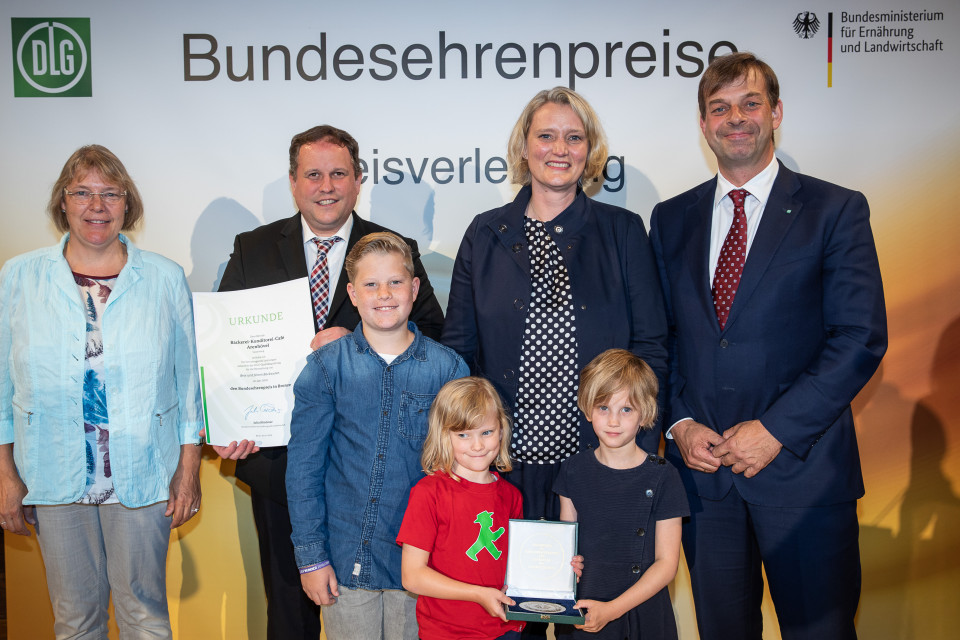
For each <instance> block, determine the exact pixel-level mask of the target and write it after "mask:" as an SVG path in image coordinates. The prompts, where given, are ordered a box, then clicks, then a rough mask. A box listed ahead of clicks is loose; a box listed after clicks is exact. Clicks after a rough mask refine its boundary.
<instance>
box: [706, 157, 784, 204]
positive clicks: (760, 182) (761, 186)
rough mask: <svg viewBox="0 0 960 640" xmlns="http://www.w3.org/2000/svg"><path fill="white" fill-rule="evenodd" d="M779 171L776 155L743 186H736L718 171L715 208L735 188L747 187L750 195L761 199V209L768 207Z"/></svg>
mask: <svg viewBox="0 0 960 640" xmlns="http://www.w3.org/2000/svg"><path fill="white" fill-rule="evenodd" d="M779 172H780V163H779V162H777V157H776V156H774V157H773V160H771V161H770V164H768V165H767V166H766V168H764V170H763V171H761V172H760V173H758V174H757V175H755V176H753V177H752V178H750V180H748V181H747V183H746V184H744V185H743V186H742V187H736V186H734V185H733V183H731V182H730V181H729V180H727V179H726V178H724V177H723V174H722V173H720V172H717V192H716V194H714V199H713V207H714V209H716V207H717V205H719V204H720V202H722V201H723V199H724V198H726V197H727V194H728V193H730V192H731V191H733V190H734V189H746V190H747V191H748V192H749V193H750V195H752V196H753V197H754V198H756V199H757V200H759V201H760V207H761V209H762V208H763V207H766V205H767V199H769V198H770V191H772V190H773V183H774V181H775V180H776V179H777V174H778V173H779Z"/></svg>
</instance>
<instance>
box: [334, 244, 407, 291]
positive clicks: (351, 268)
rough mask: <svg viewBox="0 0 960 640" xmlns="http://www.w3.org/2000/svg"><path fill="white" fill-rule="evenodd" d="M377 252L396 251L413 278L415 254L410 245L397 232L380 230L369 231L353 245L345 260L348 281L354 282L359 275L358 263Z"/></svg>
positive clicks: (385, 253) (380, 254)
mask: <svg viewBox="0 0 960 640" xmlns="http://www.w3.org/2000/svg"><path fill="white" fill-rule="evenodd" d="M372 253H375V254H377V255H378V256H385V255H387V254H388V253H396V254H398V255H399V256H400V257H401V258H403V266H404V268H405V269H406V270H407V273H409V274H410V277H411V278H413V277H414V274H413V254H412V253H411V252H410V245H408V244H407V243H406V241H405V240H404V239H403V238H401V237H400V236H398V235H397V234H395V233H390V232H389V231H378V232H376V233H368V234H367V235H365V236H363V237H362V238H360V240H359V241H358V242H357V244H355V245H353V248H352V249H350V253H348V254H347V258H346V260H345V261H344V267H345V268H346V270H347V278H348V281H349V282H350V283H351V284H353V282H354V280H355V279H356V277H357V264H358V263H359V262H360V261H361V260H363V259H364V258H365V257H367V256H368V255H370V254H372Z"/></svg>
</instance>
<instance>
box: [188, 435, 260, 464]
mask: <svg viewBox="0 0 960 640" xmlns="http://www.w3.org/2000/svg"><path fill="white" fill-rule="evenodd" d="M200 437H201V438H206V437H207V434H206V430H205V429H201V430H200ZM210 448H211V449H213V450H214V451H216V453H217V455H218V456H220V457H221V458H223V459H224V460H243V459H244V458H246V457H247V456H248V455H250V454H251V453H256V452H257V451H260V447H258V446H257V443H256V442H254V441H253V440H241V441H240V442H237V441H236V440H234V441H233V442H231V443H230V444H228V445H227V446H225V447H224V446H222V445H217V444H212V445H210Z"/></svg>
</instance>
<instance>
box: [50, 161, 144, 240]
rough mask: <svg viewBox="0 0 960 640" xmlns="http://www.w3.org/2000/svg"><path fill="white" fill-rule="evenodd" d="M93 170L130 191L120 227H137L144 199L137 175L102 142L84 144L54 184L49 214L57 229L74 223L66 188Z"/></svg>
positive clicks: (124, 229) (68, 226) (125, 201)
mask: <svg viewBox="0 0 960 640" xmlns="http://www.w3.org/2000/svg"><path fill="white" fill-rule="evenodd" d="M91 171H96V172H98V173H99V174H100V175H101V176H103V178H104V179H105V180H106V181H107V182H112V183H114V184H116V185H117V189H119V190H120V191H126V192H127V197H126V198H124V205H125V206H124V210H123V227H121V229H120V230H121V231H130V230H131V229H135V228H136V227H137V225H139V224H140V220H142V219H143V200H142V199H141V198H140V192H139V191H137V185H135V184H134V183H133V178H131V177H130V174H129V173H127V169H126V167H124V166H123V163H122V162H120V158H118V157H117V156H115V155H113V152H112V151H110V150H109V149H107V148H106V147H104V146H101V145H99V144H89V145H87V146H84V147H80V148H79V149H77V150H76V151H74V152H73V155H71V156H70V157H69V158H67V162H66V163H65V164H64V165H63V169H61V171H60V177H59V178H57V181H56V182H54V183H53V190H52V191H51V192H50V201H49V202H48V203H47V214H48V215H49V216H50V219H51V220H53V224H54V226H56V227H57V231H59V232H60V233H64V232H66V231H69V230H70V225H69V224H68V223H67V211H66V209H65V207H66V202H64V198H65V197H66V194H65V193H64V189H66V188H67V187H68V186H70V183H71V182H73V181H74V180H76V179H79V178H82V177H83V176H84V175H86V174H88V173H90V172H91Z"/></svg>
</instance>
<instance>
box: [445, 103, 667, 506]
mask: <svg viewBox="0 0 960 640" xmlns="http://www.w3.org/2000/svg"><path fill="white" fill-rule="evenodd" d="M507 155H508V161H509V164H510V171H511V176H512V180H513V182H514V183H517V184H521V185H523V187H522V188H521V189H520V192H519V193H518V194H517V197H516V198H515V199H514V201H513V202H511V203H509V204H507V205H505V206H503V207H500V208H498V209H493V210H491V211H487V212H486V213H482V214H480V215H478V216H477V217H476V218H474V220H473V222H472V223H471V224H470V226H469V228H468V229H467V231H466V233H465V235H464V237H463V241H462V243H461V245H460V250H459V252H458V253H457V260H456V263H455V265H454V269H453V278H452V282H451V287H450V301H449V305H448V307H447V318H446V322H445V324H444V330H443V337H442V342H443V343H444V344H447V345H449V346H450V347H452V348H454V349H456V350H457V351H458V352H459V353H460V354H461V355H462V356H463V358H464V360H466V362H467V363H468V364H469V365H470V367H471V370H472V371H473V373H474V374H476V375H482V376H484V377H486V378H488V379H489V380H490V381H491V382H492V383H493V384H494V386H495V387H496V388H497V391H498V392H499V393H500V395H501V396H502V397H503V400H504V402H505V404H506V406H507V407H508V410H509V412H510V413H511V415H513V417H514V420H515V422H516V424H515V433H516V434H517V435H516V438H515V440H517V441H520V442H523V441H524V440H526V442H527V443H528V444H527V450H525V451H520V450H518V449H517V448H516V447H515V448H514V451H513V455H514V456H515V457H517V458H518V463H517V464H516V465H515V467H514V471H512V472H511V473H509V474H504V477H505V478H507V479H508V480H510V481H511V482H512V483H513V484H515V485H517V487H518V488H519V489H520V490H521V492H522V493H523V502H524V516H525V517H527V518H541V517H545V518H547V519H551V520H556V519H558V518H559V504H558V501H557V499H556V496H555V495H554V494H553V493H552V491H551V487H552V486H553V480H554V478H555V476H556V472H557V471H558V470H559V466H560V462H561V461H562V459H563V458H566V457H569V455H572V453H575V452H576V451H578V450H582V449H585V448H588V447H592V446H593V445H594V444H595V443H596V436H595V435H594V433H593V429H592V428H590V426H589V424H588V423H587V422H586V421H585V419H584V418H583V416H579V417H577V415H576V414H574V418H573V420H574V425H573V428H574V429H576V430H578V431H579V434H577V437H576V438H575V439H574V442H573V443H572V445H571V446H572V448H573V450H572V451H567V452H563V453H561V454H559V456H560V457H561V459H556V460H552V459H546V460H545V459H543V458H544V457H545V456H542V455H539V454H540V453H542V452H540V451H537V450H536V449H537V448H538V447H540V446H542V447H543V448H545V449H550V448H551V447H554V444H553V443H551V442H549V441H548V440H549V438H550V435H549V434H545V435H546V438H542V439H541V440H539V441H538V438H539V437H540V436H539V435H538V434H537V433H535V432H534V431H533V427H532V425H530V424H525V420H524V418H523V416H522V413H521V416H520V419H518V403H517V396H518V392H520V393H521V395H523V390H522V386H523V384H524V383H523V382H522V381H521V378H522V376H521V373H522V367H523V365H524V364H525V363H526V364H527V365H528V366H527V367H526V369H527V372H526V374H525V375H526V376H527V381H528V383H529V388H533V385H534V384H535V383H536V382H537V381H536V380H531V379H530V378H531V373H532V374H533V377H534V378H535V377H537V374H538V373H547V372H536V371H534V372H530V371H529V369H530V367H529V365H530V357H529V349H528V350H526V351H525V350H524V346H523V343H524V341H525V340H527V339H529V338H530V335H529V332H530V330H531V329H532V330H536V329H538V328H542V329H544V330H547V331H550V330H551V328H550V325H552V324H553V320H554V319H555V318H554V317H553V316H550V315H549V314H547V315H546V316H544V314H543V313H542V310H541V312H540V313H537V312H532V311H531V307H533V306H535V304H536V296H537V294H536V292H535V290H534V289H535V287H534V286H533V284H532V282H533V280H535V279H536V275H532V270H531V246H530V242H529V241H528V233H529V231H525V224H526V225H528V226H529V225H530V222H529V221H528V220H527V219H528V218H532V219H533V220H536V221H540V222H542V223H543V227H542V229H543V230H544V231H545V232H546V234H547V235H548V236H549V239H548V240H547V245H550V243H552V244H553V245H555V247H556V248H555V250H554V249H553V247H552V246H551V247H549V248H550V249H551V250H553V255H554V260H555V262H554V264H553V267H556V266H557V264H558V263H562V264H563V267H565V271H566V273H567V274H568V277H569V285H570V286H569V296H568V297H567V300H566V304H565V308H566V309H567V310H569V309H571V308H572V316H573V327H574V330H573V331H571V332H570V333H571V334H572V335H573V336H574V337H575V345H574V349H573V350H572V351H571V353H569V354H568V359H572V360H573V362H567V363H566V364H567V366H568V367H569V369H571V370H572V371H573V372H574V380H573V382H572V386H570V387H568V392H565V394H564V395H568V396H569V397H565V398H563V403H564V404H566V403H567V402H572V403H573V405H574V406H575V404H576V388H577V386H576V378H575V376H576V374H579V371H580V369H581V368H582V367H583V366H584V365H586V363H588V362H589V361H590V360H591V359H592V358H593V357H594V356H596V355H597V354H599V353H600V352H602V351H604V350H606V349H610V348H614V347H619V348H623V349H628V350H630V351H632V352H633V353H636V354H637V355H638V356H640V357H641V358H643V359H644V360H646V361H647V363H648V364H650V366H651V367H652V368H653V369H654V371H655V372H656V373H657V376H658V378H659V379H660V380H661V381H663V380H664V378H665V372H666V356H667V351H666V347H665V344H666V334H667V329H666V320H665V315H664V309H663V300H662V294H661V290H660V283H659V279H658V276H657V271H656V266H655V263H654V259H653V255H652V252H651V249H650V243H649V240H648V238H647V233H646V230H645V228H644V225H643V221H642V220H641V218H640V216H638V215H636V214H634V213H632V212H630V211H627V210H625V209H621V208H619V207H615V206H611V205H608V204H603V203H600V202H596V201H594V200H592V199H590V198H589V197H587V195H586V194H585V193H584V192H583V190H582V188H581V184H582V183H583V184H586V183H590V182H593V180H594V179H595V178H598V177H600V176H601V174H602V172H603V167H604V165H605V163H606V161H607V144H606V139H605V136H604V134H603V129H602V128H601V126H600V122H599V119H598V118H597V116H596V114H595V113H594V111H593V109H592V108H591V107H590V105H589V104H588V103H587V102H586V101H585V100H584V99H583V98H582V97H581V96H579V95H578V94H577V93H575V92H573V91H571V90H569V89H567V88H565V87H557V88H555V89H552V90H550V91H541V92H540V93H538V94H537V95H536V96H535V97H534V98H533V100H531V101H530V103H528V104H527V106H526V108H525V109H524V110H523V113H522V114H521V116H520V119H519V120H518V121H517V123H516V125H515V126H514V128H513V133H512V134H511V136H510V143H509V148H508V154H507ZM535 260H536V258H535ZM534 270H535V271H536V267H535V269H534ZM548 273H552V274H553V275H554V276H555V275H556V273H557V271H556V270H553V271H549V270H548ZM542 277H543V276H541V280H540V281H539V285H538V286H539V288H541V289H542V288H544V285H545V284H547V286H551V285H552V284H555V283H544V282H543V280H542ZM562 277H563V278H564V280H563V282H564V285H565V282H566V276H562ZM560 288H561V289H565V287H560ZM556 295H559V294H556ZM559 315H562V314H559V313H558V314H557V316H559ZM531 324H534V325H537V326H528V325H531ZM525 331H527V332H528V333H527V335H526V338H525ZM525 361H526V362H525ZM544 386H550V385H548V384H546V383H545V385H544ZM551 390H552V389H542V392H543V393H547V392H549V391H551ZM527 395H530V393H529V392H528V393H527ZM525 431H526V433H525ZM643 433H644V434H645V436H646V437H647V438H649V439H650V442H647V443H646V446H644V444H645V443H641V446H642V447H643V448H644V449H645V450H646V451H649V452H651V453H655V452H656V451H657V446H658V441H659V431H657V430H655V431H653V432H649V431H644V432H643ZM531 448H533V449H534V450H533V451H530V449H531ZM554 448H555V447H554ZM546 457H547V458H549V457H551V456H546ZM553 457H557V456H556V455H554V456H553Z"/></svg>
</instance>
